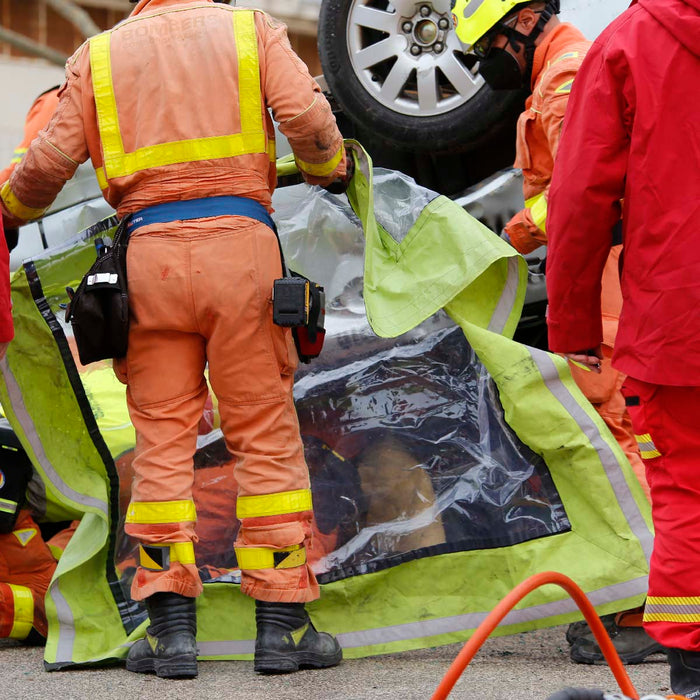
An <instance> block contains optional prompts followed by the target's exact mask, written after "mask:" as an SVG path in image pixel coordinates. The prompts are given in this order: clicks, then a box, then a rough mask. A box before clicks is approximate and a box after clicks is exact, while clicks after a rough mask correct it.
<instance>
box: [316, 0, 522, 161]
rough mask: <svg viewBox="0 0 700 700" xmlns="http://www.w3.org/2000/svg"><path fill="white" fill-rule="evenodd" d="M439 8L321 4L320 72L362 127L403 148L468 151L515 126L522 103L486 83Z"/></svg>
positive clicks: (384, 2)
mask: <svg viewBox="0 0 700 700" xmlns="http://www.w3.org/2000/svg"><path fill="white" fill-rule="evenodd" d="M437 2H438V0H425V2H423V3H420V4H417V3H416V2H415V1H414V0H323V2H322V5H321V11H320V14H319V24H318V47H319V54H320V57H321V65H322V67H323V74H324V77H325V79H326V82H327V84H328V87H329V89H330V91H331V93H332V95H333V97H334V98H335V99H336V100H337V102H338V104H339V105H340V107H341V109H342V110H343V112H344V113H345V114H346V115H347V116H348V117H349V118H350V119H352V120H353V121H355V122H356V123H357V124H359V125H360V126H362V127H364V128H366V129H369V130H372V131H374V132H375V133H377V134H378V135H379V136H381V137H382V138H384V139H386V140H388V141H390V142H392V143H394V144H396V145H398V146H401V147H404V148H411V149H414V150H423V151H428V150H430V151H446V150H452V149H459V150H460V151H465V150H469V149H470V147H471V146H472V145H473V144H477V143H483V140H484V138H485V137H487V136H488V135H489V132H490V131H491V130H493V128H494V127H495V126H497V125H498V124H500V123H501V122H502V121H503V120H504V119H509V118H510V119H511V120H512V116H513V114H514V113H516V112H519V111H520V110H521V108H522V103H523V97H522V93H520V92H517V91H516V92H509V91H506V92H503V91H501V92H494V91H492V90H491V89H490V88H489V87H488V86H487V85H485V84H484V82H483V79H482V78H481V76H480V75H479V74H478V72H477V70H476V59H475V57H474V56H471V55H465V54H464V52H463V51H462V47H461V44H460V42H459V40H458V39H457V36H456V34H455V32H454V31H453V30H452V16H451V13H450V12H449V11H447V12H441V11H440V7H439V6H438V5H437ZM434 3H435V6H434ZM440 3H441V4H442V5H446V4H447V3H445V0H440Z"/></svg>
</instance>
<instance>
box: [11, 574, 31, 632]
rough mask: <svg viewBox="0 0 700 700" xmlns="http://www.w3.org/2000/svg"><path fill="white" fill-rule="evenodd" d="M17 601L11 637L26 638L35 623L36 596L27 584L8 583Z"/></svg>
mask: <svg viewBox="0 0 700 700" xmlns="http://www.w3.org/2000/svg"><path fill="white" fill-rule="evenodd" d="M8 585H9V587H10V590H11V591H12V597H13V598H14V602H15V614H14V622H13V625H12V629H11V630H10V638H11V639H26V637H27V635H28V634H29V633H30V632H31V631H32V625H33V624H34V596H33V595H32V592H31V591H30V590H29V588H27V587H26V586H16V585H14V584H12V583H10V584H8Z"/></svg>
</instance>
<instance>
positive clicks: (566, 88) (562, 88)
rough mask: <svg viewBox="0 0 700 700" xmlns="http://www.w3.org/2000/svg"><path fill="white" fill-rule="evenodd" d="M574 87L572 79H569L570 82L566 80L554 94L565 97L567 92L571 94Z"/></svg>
mask: <svg viewBox="0 0 700 700" xmlns="http://www.w3.org/2000/svg"><path fill="white" fill-rule="evenodd" d="M573 85H574V79H573V78H571V80H567V81H566V82H565V83H562V84H561V85H560V86H559V87H558V88H557V89H556V90H555V91H554V93H555V94H557V95H566V94H568V93H569V92H571V88H572V87H573Z"/></svg>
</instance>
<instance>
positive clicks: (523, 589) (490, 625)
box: [431, 571, 639, 700]
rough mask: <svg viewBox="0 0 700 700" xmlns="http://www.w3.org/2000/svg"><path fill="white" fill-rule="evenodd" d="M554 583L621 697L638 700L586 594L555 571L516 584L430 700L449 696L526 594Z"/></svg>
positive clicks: (459, 656)
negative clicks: (579, 617) (579, 616)
mask: <svg viewBox="0 0 700 700" xmlns="http://www.w3.org/2000/svg"><path fill="white" fill-rule="evenodd" d="M548 583H553V584H556V585H557V586H560V587H561V588H563V589H564V590H565V591H566V592H567V593H568V594H569V595H570V596H571V597H572V598H573V599H574V602H575V603H576V605H578V607H579V610H580V611H581V612H582V613H583V616H584V617H585V618H586V622H587V623H588V626H589V627H590V628H591V630H593V634H594V635H595V638H596V641H597V642H598V646H600V649H601V651H602V652H603V655H604V656H605V660H606V661H607V662H608V665H609V666H610V670H611V671H612V672H613V675H614V676H615V680H616V681H617V684H618V685H619V686H620V690H621V691H622V692H623V694H625V695H627V696H628V697H630V698H632V699H633V700H638V699H639V694H638V693H637V691H636V690H635V688H634V686H633V685H632V681H631V680H630V677H629V676H628V675H627V671H626V670H625V667H624V666H623V665H622V661H621V660H620V656H619V654H618V653H617V649H615V647H614V646H613V643H612V641H610V637H609V636H608V633H607V632H606V630H605V627H603V623H602V622H601V621H600V618H599V617H598V613H596V611H595V609H594V608H593V605H591V602H590V601H589V600H588V598H587V597H586V594H585V593H584V592H583V591H582V590H581V589H580V588H579V586H578V585H576V584H575V583H574V582H573V581H572V580H571V579H570V578H569V577H568V576H564V574H560V573H558V572H556V571H545V572H543V573H541V574H535V575H534V576H530V578H528V579H526V580H525V581H523V582H522V583H521V584H519V585H517V586H516V587H515V588H514V589H513V590H512V591H511V592H510V593H509V594H508V595H507V596H506V597H505V598H504V599H503V600H502V601H501V602H500V603H499V604H498V605H497V606H496V607H495V608H494V609H493V610H492V611H491V612H490V613H489V614H488V616H487V617H486V619H485V620H484V621H483V622H482V623H481V624H480V625H479V626H478V627H477V628H476V631H475V632H474V634H473V635H472V637H471V638H470V639H469V641H467V643H466V644H465V645H464V646H463V647H462V650H461V651H460V652H459V654H458V655H457V658H456V659H455V660H454V661H453V662H452V665H451V666H450V667H449V668H448V669H447V673H446V674H445V676H444V677H443V679H442V681H441V682H440V685H439V686H438V687H437V689H436V690H435V692H434V693H433V695H432V698H431V700H445V698H446V697H447V696H448V695H449V694H450V691H451V690H452V688H453V687H454V685H455V683H456V682H457V681H458V680H459V677H460V676H461V675H462V673H463V672H464V669H465V668H466V667H467V666H468V665H469V662H470V661H471V660H472V659H473V658H474V655H475V654H476V652H477V651H479V649H480V648H481V645H482V644H483V643H484V642H485V641H486V640H487V639H488V637H489V635H490V634H491V632H493V631H494V630H495V629H496V627H498V624H499V623H500V622H501V620H502V619H503V618H504V617H505V616H506V615H507V614H508V613H509V612H510V611H511V610H512V609H513V608H514V607H515V606H516V605H517V604H518V603H519V602H520V601H521V600H522V599H523V598H524V597H525V596H526V595H527V594H528V593H531V592H532V591H534V590H535V589H536V588H539V587H540V586H544V585H545V584H548Z"/></svg>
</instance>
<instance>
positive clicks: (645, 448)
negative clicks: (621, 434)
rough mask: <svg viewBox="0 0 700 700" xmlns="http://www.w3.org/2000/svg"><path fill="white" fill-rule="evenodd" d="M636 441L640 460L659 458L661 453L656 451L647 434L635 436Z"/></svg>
mask: <svg viewBox="0 0 700 700" xmlns="http://www.w3.org/2000/svg"><path fill="white" fill-rule="evenodd" d="M634 437H635V439H636V440H637V447H638V448H639V454H640V455H641V457H642V459H654V458H655V457H661V452H659V451H658V450H657V449H656V445H655V444H654V441H653V440H652V439H651V435H650V434H649V433H644V435H635V436H634Z"/></svg>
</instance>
